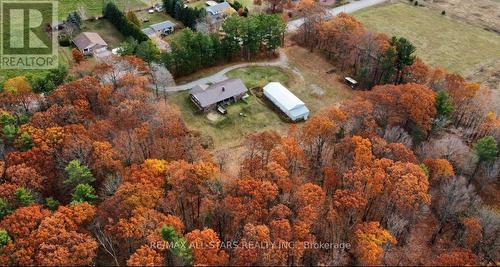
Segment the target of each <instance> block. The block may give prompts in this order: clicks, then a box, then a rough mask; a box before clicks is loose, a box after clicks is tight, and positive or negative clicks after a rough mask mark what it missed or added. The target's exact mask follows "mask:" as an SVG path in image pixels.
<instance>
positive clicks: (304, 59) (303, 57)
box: [284, 45, 355, 115]
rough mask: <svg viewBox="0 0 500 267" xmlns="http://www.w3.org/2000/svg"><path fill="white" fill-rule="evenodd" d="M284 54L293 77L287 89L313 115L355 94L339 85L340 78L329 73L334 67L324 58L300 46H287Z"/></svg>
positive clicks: (346, 87)
mask: <svg viewBox="0 0 500 267" xmlns="http://www.w3.org/2000/svg"><path fill="white" fill-rule="evenodd" d="M284 50H285V52H286V54H287V56H288V61H289V62H288V65H289V66H290V68H291V69H292V74H293V76H294V79H293V81H292V82H290V85H289V86H288V89H290V91H292V92H293V93H294V94H295V95H296V96H297V97H298V98H300V99H301V100H302V101H303V102H304V103H305V104H306V106H307V107H308V108H309V110H311V113H312V115H314V114H315V113H316V112H317V111H318V110H320V109H322V108H325V107H329V106H335V105H338V104H339V103H340V102H342V100H344V99H348V98H351V97H352V96H353V95H354V94H355V91H353V90H352V89H351V88H350V87H348V86H346V85H345V84H343V83H342V82H339V76H338V74H336V73H332V74H328V73H327V72H328V71H329V70H331V69H332V68H333V66H332V65H331V64H330V63H329V62H327V61H326V60H325V59H324V57H323V56H322V55H319V54H316V53H310V52H309V51H308V50H307V49H304V48H303V47H300V46H297V45H291V46H287V47H285V49H284Z"/></svg>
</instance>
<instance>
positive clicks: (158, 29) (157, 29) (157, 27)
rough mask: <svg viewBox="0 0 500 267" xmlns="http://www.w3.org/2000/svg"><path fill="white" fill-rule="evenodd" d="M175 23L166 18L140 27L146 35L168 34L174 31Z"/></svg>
mask: <svg viewBox="0 0 500 267" xmlns="http://www.w3.org/2000/svg"><path fill="white" fill-rule="evenodd" d="M174 27H175V24H174V23H173V22H171V21H170V20H166V21H163V22H160V23H156V24H153V25H150V26H149V27H147V28H145V29H142V32H143V33H145V34H146V35H147V36H148V37H151V36H153V35H155V34H160V35H169V34H171V33H173V32H174Z"/></svg>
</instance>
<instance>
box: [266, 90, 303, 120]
mask: <svg viewBox="0 0 500 267" xmlns="http://www.w3.org/2000/svg"><path fill="white" fill-rule="evenodd" d="M264 95H265V96H266V97H267V98H268V99H269V100H270V101H271V102H273V103H274V104H275V105H276V106H277V107H278V108H279V109H280V110H281V111H283V112H284V113H285V114H286V115H287V116H288V117H289V118H290V119H292V120H293V121H298V120H302V119H303V120H307V117H308V116H309V109H308V108H307V107H306V105H305V104H304V102H302V100H300V99H299V98H298V97H296V96H295V95H294V94H293V93H292V92H290V91H289V90H288V89H287V88H286V87H285V86H283V85H282V84H281V83H279V82H270V83H268V84H267V85H266V86H264Z"/></svg>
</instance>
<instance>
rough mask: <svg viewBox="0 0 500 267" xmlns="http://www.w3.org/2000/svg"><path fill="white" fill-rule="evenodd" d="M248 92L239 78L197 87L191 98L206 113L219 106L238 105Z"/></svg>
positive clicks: (192, 91) (191, 92)
mask: <svg viewBox="0 0 500 267" xmlns="http://www.w3.org/2000/svg"><path fill="white" fill-rule="evenodd" d="M247 92H248V89H247V87H246V86H245V84H244V83H243V81H242V80H241V79H239V78H232V79H227V80H224V81H222V82H218V83H214V84H212V85H196V86H195V87H193V89H191V91H190V93H189V98H190V99H191V101H192V102H193V103H194V104H195V105H196V106H197V107H198V109H199V110H201V111H203V112H206V111H209V110H211V109H214V108H216V107H217V106H223V105H226V104H231V103H236V102H237V101H238V100H240V99H241V98H242V97H243V96H244V95H246V93H247Z"/></svg>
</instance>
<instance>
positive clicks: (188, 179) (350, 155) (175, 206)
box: [0, 1, 500, 266]
mask: <svg viewBox="0 0 500 267" xmlns="http://www.w3.org/2000/svg"><path fill="white" fill-rule="evenodd" d="M303 2H304V4H303V5H307V4H309V5H311V6H303V11H304V16H305V19H306V22H305V25H307V26H305V27H303V28H302V30H300V31H299V32H297V33H296V34H295V36H293V37H290V38H287V40H286V41H287V42H288V41H290V42H292V41H293V42H297V43H298V44H299V45H301V46H303V47H305V48H307V49H309V50H310V51H311V53H320V54H321V55H322V56H323V57H324V58H325V59H327V60H328V61H330V62H331V63H332V64H333V65H335V66H337V68H338V69H339V70H342V71H343V72H345V73H350V74H352V75H353V76H354V77H356V78H357V79H358V80H359V81H360V84H361V87H362V88H363V89H366V90H358V91H356V92H355V94H354V95H353V97H352V98H350V99H347V100H344V101H343V102H341V103H331V105H330V107H328V108H323V109H322V110H320V111H319V112H316V113H314V114H312V115H313V116H312V117H310V118H309V119H308V120H306V121H305V122H302V123H298V124H291V123H290V124H289V128H288V130H287V131H285V132H280V131H274V130H267V131H262V132H256V133H253V134H250V135H248V136H246V137H245V139H244V141H243V143H242V146H243V148H244V153H243V156H242V158H241V160H239V161H238V162H237V165H238V166H239V168H238V174H237V175H234V174H229V173H228V172H226V171H225V168H224V167H225V166H224V165H225V164H226V163H227V161H229V160H236V159H230V158H227V157H222V156H220V155H215V154H214V153H211V151H210V150H208V149H206V147H205V146H204V145H203V142H202V140H201V138H200V136H199V134H197V133H196V132H193V131H191V130H190V129H189V128H188V127H187V126H186V124H185V123H184V121H183V117H182V114H181V113H180V111H179V109H178V108H177V107H176V106H175V105H173V104H171V103H170V102H169V101H168V99H169V96H168V95H162V94H157V93H155V92H153V91H152V90H151V89H150V86H149V85H150V83H151V80H152V79H154V77H153V76H154V73H153V72H154V70H153V69H152V66H151V64H149V63H148V62H147V61H144V60H143V59H141V58H140V57H137V56H135V55H127V56H122V57H116V58H114V59H113V61H112V62H100V63H97V64H90V63H88V62H86V61H85V60H84V59H79V60H78V61H79V63H75V64H77V65H76V66H75V67H73V69H72V70H71V71H70V73H69V76H71V78H65V80H64V82H62V83H61V84H60V85H58V86H57V87H56V88H55V89H54V90H53V91H51V92H46V93H44V94H40V93H39V92H36V90H34V88H33V87H32V86H31V85H30V83H29V81H28V79H27V78H26V77H23V76H18V77H14V78H11V79H9V80H7V81H6V82H5V84H4V85H3V90H2V92H1V93H0V107H1V110H0V130H1V133H0V136H1V141H2V142H1V150H0V152H1V154H0V159H1V161H0V265H47V266H48V265H81V266H85V265H86V266H89V265H130V266H143V265H177V266H178V265H217V266H220V265H253V266H256V265H268V266H269V265H288V266H297V265H352V264H356V265H381V264H384V265H414V264H427V265H479V264H484V265H486V264H490V265H494V264H497V263H498V262H499V261H500V250H499V249H498V245H499V242H500V210H499V209H498V192H499V191H498V177H499V171H500V160H499V158H498V155H499V151H498V143H499V142H500V118H499V117H498V116H497V114H495V112H493V111H492V110H494V109H492V106H494V105H498V103H491V97H490V91H489V90H488V89H486V88H482V87H481V86H480V85H479V84H476V83H471V82H469V81H467V80H466V79H464V78H463V77H462V76H460V75H458V74H453V73H449V72H447V71H446V70H444V69H442V68H434V67H431V66H429V65H426V64H425V63H424V62H422V60H420V59H419V58H416V57H415V56H414V54H413V52H414V49H415V48H414V47H412V45H411V43H409V42H408V41H407V40H406V39H404V37H394V38H391V37H388V36H387V35H385V34H382V33H377V32H372V31H369V30H367V29H365V28H364V27H363V25H362V24H361V23H360V22H358V21H356V20H355V19H354V18H353V17H351V16H349V15H347V14H345V13H342V14H340V15H339V16H336V17H333V18H331V19H327V20H326V19H325V20H318V13H317V11H315V8H316V7H315V6H312V5H313V4H312V3H310V2H308V1H303ZM417 49H418V48H417ZM152 73H153V74H152Z"/></svg>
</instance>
